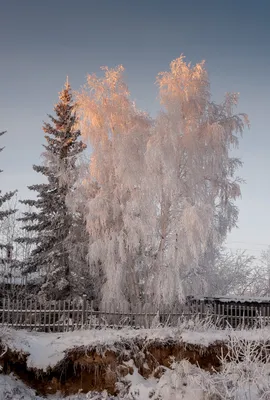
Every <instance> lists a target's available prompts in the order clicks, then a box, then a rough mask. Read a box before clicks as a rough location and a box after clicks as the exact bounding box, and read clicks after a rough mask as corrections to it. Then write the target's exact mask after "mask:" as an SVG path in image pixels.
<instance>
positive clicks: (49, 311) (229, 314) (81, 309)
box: [0, 298, 270, 332]
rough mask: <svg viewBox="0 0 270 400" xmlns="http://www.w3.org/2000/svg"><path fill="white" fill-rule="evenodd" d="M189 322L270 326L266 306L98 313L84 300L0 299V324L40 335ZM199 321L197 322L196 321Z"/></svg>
mask: <svg viewBox="0 0 270 400" xmlns="http://www.w3.org/2000/svg"><path fill="white" fill-rule="evenodd" d="M190 320H197V323H201V322H202V321H206V323H208V324H209V325H211V324H213V325H215V326H217V327H219V328H221V329H224V328H225V327H227V326H231V327H233V328H236V327H239V326H244V327H254V326H256V325H268V324H269V323H270V304H269V305H257V306H253V305H251V306H250V305H246V304H244V305H243V304H239V303H235V304H229V303H223V304H215V303H214V304H205V303H204V302H203V301H197V302H195V303H193V304H186V305H178V306H177V307H175V309H174V310H172V311H171V312H167V313H159V312H158V310H156V309H151V308H149V307H148V308H147V309H146V308H145V307H144V308H138V309H137V310H135V311H134V312H124V311H121V310H120V309H118V310H113V309H112V308H111V307H110V305H108V306H106V307H105V308H104V309H103V310H102V311H98V310H96V309H94V307H93V303H92V302H89V301H87V300H86V299H85V298H84V299H83V300H82V301H80V302H78V301H57V302H53V301H51V302H47V303H46V304H41V303H39V302H38V301H37V300H25V301H22V300H18V301H17V300H9V299H2V301H1V300H0V325H4V326H9V327H13V328H15V329H28V330H36V331H43V332H63V331H70V330H74V329H80V328H85V329H101V328H105V327H107V328H108V327H110V328H114V329H121V328H123V327H133V328H137V329H139V328H151V327H157V326H173V327H176V326H179V325H180V324H183V323H185V324H186V323H187V324H188V321H190ZM200 321H201V322H200Z"/></svg>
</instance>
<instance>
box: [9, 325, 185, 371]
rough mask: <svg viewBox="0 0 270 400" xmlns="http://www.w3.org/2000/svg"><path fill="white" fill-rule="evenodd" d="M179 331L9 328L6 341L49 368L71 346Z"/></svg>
mask: <svg viewBox="0 0 270 400" xmlns="http://www.w3.org/2000/svg"><path fill="white" fill-rule="evenodd" d="M176 335H178V330H177V328H174V329H171V328H160V329H152V330H147V329H141V330H139V331H138V330H135V329H134V330H133V329H123V330H121V331H117V330H113V329H104V330H77V331H73V332H65V333H41V332H27V331H23V330H20V331H15V330H11V329H10V330H6V332H5V334H4V336H3V338H2V341H3V342H4V343H5V344H7V345H8V347H9V348H11V349H13V350H17V351H21V352H23V353H25V354H28V359H27V366H28V367H29V368H37V369H41V370H44V371H46V370H47V368H49V367H54V366H55V365H57V363H58V362H60V361H61V360H62V359H63V358H64V356H65V353H66V352H67V351H68V350H72V349H74V348H76V347H81V346H84V347H91V346H93V347H98V346H107V347H109V346H113V345H114V344H115V343H116V342H117V343H121V342H123V341H127V340H132V339H135V338H141V339H156V338H158V339H160V340H162V339H164V340H165V339H168V338H175V337H176Z"/></svg>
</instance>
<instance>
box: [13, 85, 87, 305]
mask: <svg viewBox="0 0 270 400" xmlns="http://www.w3.org/2000/svg"><path fill="white" fill-rule="evenodd" d="M74 107H75V105H74V103H73V100H72V94H71V87H70V85H69V83H68V81H67V82H66V84H65V87H64V89H63V90H62V91H61V92H60V94H59V102H58V103H57V104H56V106H55V107H54V111H55V114H56V117H53V116H51V115H49V118H50V120H51V122H52V123H44V126H43V130H44V132H45V139H46V141H47V144H46V145H44V147H45V153H44V154H43V157H44V162H43V165H40V166H37V165H34V166H33V169H34V170H35V171H36V172H38V173H41V174H42V175H43V176H44V177H45V178H46V180H47V182H46V183H40V184H37V185H32V186H29V189H30V190H32V191H34V192H36V193H37V199H36V200H24V201H22V203H24V204H26V205H28V206H34V207H35V209H36V211H34V212H30V213H27V212H26V213H24V216H23V217H22V218H21V221H23V223H24V228H23V229H25V230H26V231H29V232H30V231H34V232H35V233H36V236H35V237H34V238H32V239H30V240H33V241H35V243H36V247H35V248H34V249H33V251H32V253H31V256H30V257H29V259H28V260H26V262H25V263H24V266H25V268H24V272H25V273H33V272H38V273H39V274H40V275H41V276H43V284H42V288H41V292H40V293H41V294H43V295H45V296H46V298H53V299H60V298H66V297H68V296H69V295H70V292H71V282H70V277H71V269H70V268H71V265H70V256H69V253H70V249H69V245H68V240H69V239H70V230H71V227H72V224H73V219H74V216H73V214H72V212H71V211H70V210H69V208H68V207H67V204H66V197H67V194H68V193H69V191H70V190H72V187H73V185H74V182H75V180H76V160H77V158H78V155H79V154H80V153H81V152H82V151H83V150H84V149H85V147H86V146H85V144H84V143H83V142H82V141H80V140H79V137H80V131H79V130H77V129H76V126H75V125H76V122H77V119H76V113H75V110H74ZM25 240H29V239H28V238H26V239H25V238H21V239H19V241H21V242H23V241H25Z"/></svg>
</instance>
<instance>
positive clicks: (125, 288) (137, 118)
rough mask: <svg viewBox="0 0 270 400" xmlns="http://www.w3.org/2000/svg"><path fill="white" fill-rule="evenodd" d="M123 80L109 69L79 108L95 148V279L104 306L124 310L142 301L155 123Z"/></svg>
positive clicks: (90, 83)
mask: <svg viewBox="0 0 270 400" xmlns="http://www.w3.org/2000/svg"><path fill="white" fill-rule="evenodd" d="M122 75H123V67H121V66H120V67H118V68H116V69H112V70H109V69H107V68H106V69H105V74H104V77H103V78H98V77H97V76H95V75H89V76H88V78H87V84H86V86H85V88H84V90H83V91H82V93H80V94H78V97H77V103H78V113H79V115H80V117H81V123H82V126H81V131H82V134H83V135H84V137H85V138H87V139H88V140H89V142H90V145H91V148H92V155H91V165H90V177H89V179H90V180H91V182H90V186H89V201H88V209H89V214H88V220H87V227H88V231H89V235H90V238H91V239H90V245H89V257H90V260H91V265H92V273H93V276H94V279H95V282H96V284H97V285H99V284H98V282H99V283H100V284H101V285H102V303H103V304H104V303H106V302H110V304H115V305H117V304H119V303H121V304H122V306H123V305H124V304H126V305H128V303H133V304H134V303H135V302H136V301H139V282H138V279H137V273H136V268H137V267H138V266H137V264H138V259H139V258H140V254H141V252H142V243H141V237H142V234H141V232H140V230H141V224H140V222H139V221H140V220H141V204H140V201H139V199H140V197H141V180H142V179H143V176H144V170H145V162H144V153H145V148H146V143H147V140H148V136H149V133H150V131H149V129H150V126H151V120H150V118H149V117H148V116H147V115H146V114H144V113H142V112H140V111H139V110H138V109H137V108H136V107H135V105H134V104H133V103H132V101H131V100H130V98H129V92H128V88H127V86H126V84H125V83H124V81H123V76H122ZM88 184H89V182H88Z"/></svg>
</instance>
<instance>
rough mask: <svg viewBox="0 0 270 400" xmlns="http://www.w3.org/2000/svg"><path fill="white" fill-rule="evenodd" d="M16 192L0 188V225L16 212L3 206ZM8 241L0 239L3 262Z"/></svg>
mask: <svg viewBox="0 0 270 400" xmlns="http://www.w3.org/2000/svg"><path fill="white" fill-rule="evenodd" d="M5 133H6V132H5V131H3V132H0V136H2V135H4V134H5ZM3 149H4V147H1V148H0V152H1V151H2V150H3ZM0 172H3V171H2V170H0ZM15 193H16V190H15V191H12V192H7V193H5V194H2V191H1V190H0V225H2V224H3V222H4V220H5V219H6V218H8V217H9V216H10V215H11V214H14V213H15V212H16V210H15V209H12V208H9V207H8V208H6V209H5V208H4V207H3V206H4V205H5V204H6V203H7V202H8V201H9V200H10V199H11V198H12V197H13V196H14V194H15ZM1 237H2V232H1ZM10 245H11V244H10V243H2V241H0V250H1V253H2V255H1V256H0V263H1V264H4V263H5V262H6V261H7V259H8V258H9V257H8V252H9V249H10Z"/></svg>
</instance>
